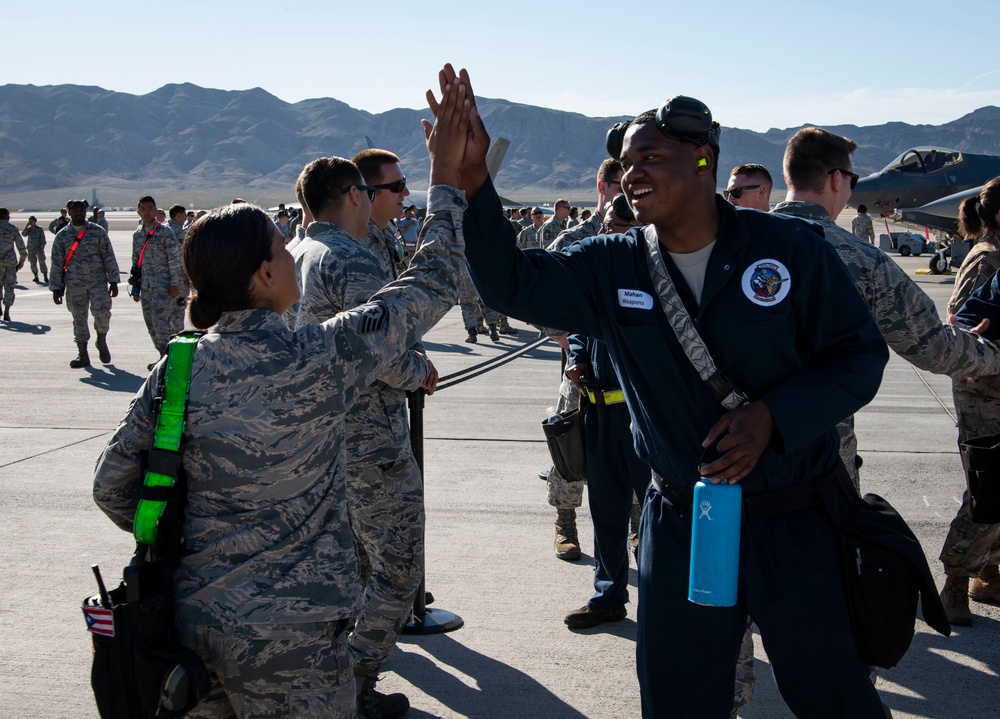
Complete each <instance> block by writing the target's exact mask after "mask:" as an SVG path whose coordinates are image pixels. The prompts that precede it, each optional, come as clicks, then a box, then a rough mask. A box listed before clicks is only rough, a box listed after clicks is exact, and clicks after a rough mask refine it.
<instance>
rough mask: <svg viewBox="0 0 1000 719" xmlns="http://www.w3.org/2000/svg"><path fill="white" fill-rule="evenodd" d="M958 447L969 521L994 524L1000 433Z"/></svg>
mask: <svg viewBox="0 0 1000 719" xmlns="http://www.w3.org/2000/svg"><path fill="white" fill-rule="evenodd" d="M961 449H962V466H964V467H965V481H966V484H967V486H968V488H969V496H970V498H971V508H972V521H973V522H979V523H980V524H996V523H997V522H1000V434H994V435H990V436H989V437H977V438H976V439H970V440H969V441H968V442H962V448H961Z"/></svg>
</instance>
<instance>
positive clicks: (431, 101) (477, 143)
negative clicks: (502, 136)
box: [424, 63, 490, 197]
mask: <svg viewBox="0 0 1000 719" xmlns="http://www.w3.org/2000/svg"><path fill="white" fill-rule="evenodd" d="M438 84H439V85H440V88H441V97H442V102H441V104H438V102H437V100H435V98H434V93H433V92H432V91H431V90H428V91H427V104H428V106H430V109H431V112H432V113H434V116H435V117H437V116H438V113H439V112H440V111H441V109H442V107H443V106H444V96H445V89H446V88H449V87H455V86H456V85H461V86H463V87H464V88H465V100H466V101H467V103H468V131H467V133H466V144H465V155H464V157H463V159H462V164H461V167H460V168H459V175H460V182H461V184H460V185H459V186H460V187H461V188H462V189H463V190H465V193H466V195H467V196H468V197H472V196H473V195H475V194H476V193H477V192H478V191H479V190H480V188H482V186H483V185H484V184H486V181H487V180H488V179H489V170H487V168H486V153H487V152H488V151H489V149H490V136H489V134H488V133H487V132H486V126H485V125H484V124H483V120H482V118H481V117H480V116H479V110H478V108H477V107H476V96H475V93H473V91H472V83H471V82H470V80H469V73H468V72H467V71H466V70H465V69H462V70H461V71H460V72H459V73H458V74H456V73H455V69H454V68H453V67H452V66H451V64H450V63H449V64H446V65H445V66H444V67H443V68H442V69H441V71H440V72H438ZM424 131H425V133H426V132H427V125H426V124H425V125H424Z"/></svg>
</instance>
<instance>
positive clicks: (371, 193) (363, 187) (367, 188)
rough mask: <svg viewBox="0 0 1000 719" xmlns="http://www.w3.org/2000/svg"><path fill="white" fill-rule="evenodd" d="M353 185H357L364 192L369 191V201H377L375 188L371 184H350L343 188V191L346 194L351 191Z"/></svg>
mask: <svg viewBox="0 0 1000 719" xmlns="http://www.w3.org/2000/svg"><path fill="white" fill-rule="evenodd" d="M352 187H357V188H358V189H359V190H361V191H362V192H367V193H368V201H369V202H375V188H374V187H372V186H371V185H348V186H347V187H345V188H344V189H343V190H341V192H342V193H343V194H345V195H346V194H347V193H348V192H350V191H351V188H352Z"/></svg>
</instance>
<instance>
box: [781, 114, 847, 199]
mask: <svg viewBox="0 0 1000 719" xmlns="http://www.w3.org/2000/svg"><path fill="white" fill-rule="evenodd" d="M857 149H858V144H857V143H856V142H854V140H849V139H848V138H846V137H841V136H840V135H834V134H833V133H832V132H830V131H829V130H824V129H823V128H821V127H804V128H802V129H801V130H799V131H798V132H796V133H795V134H794V135H792V138H791V139H790V140H789V141H788V145H787V146H786V147H785V158H784V161H783V162H782V169H783V171H784V174H785V183H786V184H787V185H788V186H789V187H794V188H795V189H797V190H806V191H809V192H816V193H821V192H823V190H824V188H825V187H826V178H827V176H828V175H829V174H830V171H831V170H835V169H846V168H847V167H848V166H849V165H850V164H851V154H852V153H853V152H854V151H855V150H857Z"/></svg>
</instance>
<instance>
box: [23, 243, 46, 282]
mask: <svg viewBox="0 0 1000 719" xmlns="http://www.w3.org/2000/svg"><path fill="white" fill-rule="evenodd" d="M28 265H29V266H30V267H31V274H32V275H34V276H35V277H38V267H39V265H41V268H42V274H43V275H48V274H49V266H48V265H47V264H45V240H42V241H41V242H39V241H38V240H28Z"/></svg>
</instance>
